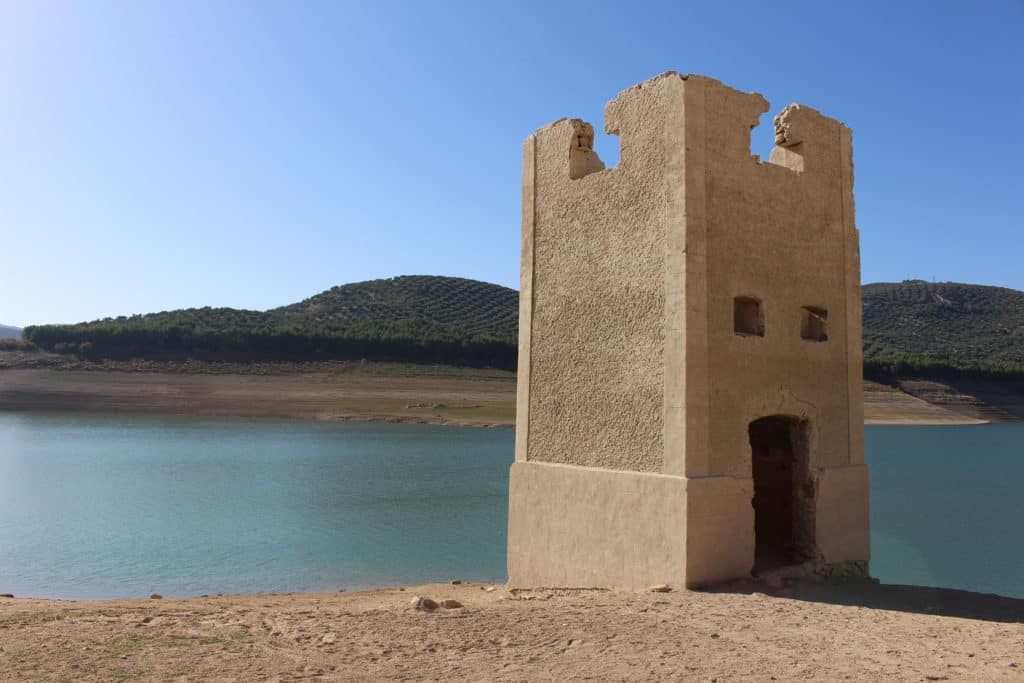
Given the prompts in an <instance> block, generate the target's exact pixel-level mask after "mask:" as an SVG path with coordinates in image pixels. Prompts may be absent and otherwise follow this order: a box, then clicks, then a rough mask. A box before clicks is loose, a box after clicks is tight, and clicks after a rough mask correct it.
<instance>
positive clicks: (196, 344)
mask: <svg viewBox="0 0 1024 683" xmlns="http://www.w3.org/2000/svg"><path fill="white" fill-rule="evenodd" d="M23 334H24V337H25V339H26V340H28V341H30V342H32V343H33V344H35V345H36V346H38V347H40V348H43V349H46V350H48V351H55V352H57V353H75V354H77V355H80V356H84V357H89V358H148V359H172V360H173V359H186V358H192V359H197V360H253V361H255V360H307V359H343V360H360V359H366V360H375V361H401V362H413V363H443V364H449V365H468V366H476V367H494V368H500V369H505V370H514V369H515V366H516V355H517V344H516V340H515V339H514V338H512V337H498V336H489V335H474V334H469V333H467V332H464V331H462V330H459V329H457V328H452V327H445V326H442V325H438V324H434V323H425V322H422V321H415V320H406V321H394V322H390V323H384V324H381V323H354V324H351V325H348V326H346V327H345V328H344V329H327V328H318V327H307V326H303V325H289V326H280V327H265V328H242V327H230V328H224V329H214V328H204V327H200V326H197V325H195V324H194V323H190V322H174V323H164V322H149V321H131V322H122V321H102V322H95V323H80V324H77V325H40V326H32V327H26V328H25V330H24V332H23Z"/></svg>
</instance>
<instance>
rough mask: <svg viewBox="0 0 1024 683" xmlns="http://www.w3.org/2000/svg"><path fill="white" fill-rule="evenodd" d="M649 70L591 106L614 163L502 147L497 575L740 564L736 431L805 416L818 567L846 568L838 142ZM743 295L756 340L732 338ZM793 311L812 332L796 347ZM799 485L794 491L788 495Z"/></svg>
mask: <svg viewBox="0 0 1024 683" xmlns="http://www.w3.org/2000/svg"><path fill="white" fill-rule="evenodd" d="M767 108H768V105H767V102H766V101H765V100H764V98H763V97H761V96H760V95H756V94H747V93H742V92H739V91H736V90H733V89H731V88H728V87H726V86H724V85H723V84H721V83H719V82H718V81H714V80H712V79H708V78H704V77H699V76H687V77H683V76H679V75H678V74H674V73H669V74H663V75H662V76H659V77H656V78H654V79H651V80H650V81H647V82H645V83H643V84H641V85H639V86H635V87H634V88H630V89H629V90H626V91H624V92H623V93H621V94H620V95H619V97H618V98H616V99H615V100H613V101H612V102H610V103H609V105H608V107H607V109H606V112H605V120H606V121H605V128H606V131H607V132H608V133H612V134H617V135H619V136H620V138H621V151H620V162H619V164H618V165H617V166H616V167H615V168H611V169H605V168H604V167H603V164H601V162H600V160H599V159H598V158H597V156H596V154H594V152H593V150H592V143H593V131H592V129H591V128H590V126H589V125H588V124H586V123H584V122H582V121H579V120H569V119H563V120H561V121H558V122H556V123H554V124H552V125H550V126H548V127H546V128H543V129H540V130H539V131H537V132H536V133H535V134H534V135H532V136H531V137H530V138H528V139H527V141H526V144H525V146H524V176H523V178H524V182H523V252H522V264H523V268H522V283H521V309H520V360H519V367H520V373H519V387H518V391H519V397H518V407H517V421H516V463H515V464H514V465H513V468H512V476H511V489H510V519H509V577H510V582H511V583H512V584H513V585H518V586H538V585H547V586H554V585H560V586H597V587H612V588H625V589H633V590H635V589H639V588H643V587H644V586H646V585H650V584H651V583H673V584H675V585H686V586H695V585H701V584H705V583H711V582H715V581H721V580H725V579H730V578H738V577H742V576H747V575H749V572H750V570H751V566H752V564H753V556H754V545H755V538H754V511H753V508H752V507H751V498H752V496H753V494H754V480H753V478H752V460H751V458H752V452H751V444H750V441H749V436H748V431H747V429H748V425H749V424H750V423H751V422H752V421H754V420H756V419H758V418H761V417H766V416H775V415H781V416H786V417H788V418H792V419H794V420H799V421H801V424H806V425H807V426H808V427H807V432H808V433H807V435H806V441H807V443H806V444H805V445H806V447H807V454H808V457H809V460H810V463H809V464H810V467H809V471H810V472H811V475H810V481H809V482H808V483H807V487H804V488H805V489H806V491H808V492H809V493H807V495H808V499H807V505H808V506H809V507H812V508H814V524H815V526H814V528H815V543H816V552H817V559H818V561H819V562H820V563H822V564H829V563H838V562H848V561H860V562H864V563H866V561H867V559H868V552H869V548H868V536H867V529H868V520H867V470H866V468H865V467H864V466H863V436H862V430H863V417H862V412H861V411H862V408H861V374H860V373H861V365H860V363H861V357H860V353H861V351H860V308H859V307H860V283H859V255H858V252H857V242H858V238H857V233H856V229H855V228H854V224H853V203H852V161H851V148H850V134H849V130H848V129H846V128H845V127H844V126H842V124H839V123H838V122H836V121H833V120H831V119H828V118H826V117H824V116H822V115H820V114H819V113H817V112H816V111H814V110H811V109H808V108H806V107H799V106H797V105H791V106H790V107H788V108H787V109H786V110H785V111H784V112H783V113H782V114H781V115H780V116H779V117H777V121H776V131H777V136H776V137H777V143H778V144H779V145H780V146H778V147H776V149H775V151H774V152H773V154H772V160H771V163H764V162H761V161H760V160H758V159H757V158H755V157H752V156H751V154H750V129H751V128H752V127H753V126H754V125H756V124H757V122H758V118H759V116H760V115H761V114H762V113H764V112H765V111H767ZM736 297H753V298H756V299H758V300H760V302H761V306H762V310H761V312H762V314H763V319H764V333H763V336H745V335H738V334H736V331H735V330H734V320H733V316H734V299H735V298H736ZM803 307H812V308H813V309H815V310H818V311H827V320H828V324H827V331H828V339H827V340H826V341H811V340H807V339H803V338H802V337H801V316H802V315H803V313H802V308H803ZM802 490H803V489H802Z"/></svg>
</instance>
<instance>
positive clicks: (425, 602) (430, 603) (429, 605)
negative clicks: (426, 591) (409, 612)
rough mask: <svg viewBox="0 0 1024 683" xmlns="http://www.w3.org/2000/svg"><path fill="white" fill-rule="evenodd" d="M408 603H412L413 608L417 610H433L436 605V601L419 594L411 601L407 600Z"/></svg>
mask: <svg viewBox="0 0 1024 683" xmlns="http://www.w3.org/2000/svg"><path fill="white" fill-rule="evenodd" d="M409 604H410V605H412V606H413V608H414V609H418V610H428V611H433V610H435V609H437V607H438V605H437V602H436V601H435V600H431V599H430V598H424V597H421V596H419V595H417V596H416V597H414V598H413V599H412V600H411V601H409Z"/></svg>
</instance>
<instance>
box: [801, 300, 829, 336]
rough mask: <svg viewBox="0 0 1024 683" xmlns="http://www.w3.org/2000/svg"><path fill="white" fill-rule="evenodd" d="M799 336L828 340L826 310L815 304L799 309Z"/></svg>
mask: <svg viewBox="0 0 1024 683" xmlns="http://www.w3.org/2000/svg"><path fill="white" fill-rule="evenodd" d="M800 336H801V337H802V338H804V339H807V340H809V341H819V342H823V341H828V311H826V310H825V309H824V308H817V307H815V306H804V307H803V308H802V309H800Z"/></svg>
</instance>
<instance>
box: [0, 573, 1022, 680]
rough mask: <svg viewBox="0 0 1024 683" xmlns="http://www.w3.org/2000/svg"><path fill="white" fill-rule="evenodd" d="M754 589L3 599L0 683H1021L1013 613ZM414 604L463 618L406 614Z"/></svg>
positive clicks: (809, 589)
mask: <svg viewBox="0 0 1024 683" xmlns="http://www.w3.org/2000/svg"><path fill="white" fill-rule="evenodd" d="M752 588H753V587H746V588H743V587H739V588H738V589H735V592H714V593H711V592H708V593H704V592H679V593H669V594H651V593H646V594H623V593H612V592H603V591H576V590H560V591H538V592H533V593H518V594H513V593H509V592H508V591H506V590H504V588H502V587H498V588H497V589H495V590H493V592H487V591H485V590H483V589H484V586H481V585H479V584H476V585H459V586H451V585H433V586H421V587H418V588H415V589H413V588H410V589H404V590H403V589H387V590H377V591H368V592H364V593H351V594H338V593H334V594H283V595H252V596H225V597H210V598H194V599H188V600H160V601H157V600H115V601H105V602H58V601H48V600H22V599H15V600H9V599H7V600H5V599H0V679H2V680H74V681H111V680H143V681H166V680H176V681H209V680H225V681H227V680H230V681H297V680H322V681H336V680H384V679H389V680H514V681H540V680H551V681H561V680H673V681H678V680H686V681H691V680H692V681H769V680H780V681H791V680H812V681H837V680H855V681H892V680H896V681H925V680H932V681H937V680H942V681H945V680H950V681H980V680H985V681H1002V680H1005V681H1021V680H1024V624H1022V623H1021V620H1022V619H1024V601H1022V600H1013V599H1009V598H999V597H996V596H985V595H972V594H966V593H961V592H958V591H942V590H936V589H926V588H916V587H897V586H874V585H867V584H863V585H860V586H855V587H842V586H840V587H835V588H829V587H823V586H804V587H797V588H789V589H780V591H779V594H778V595H766V594H764V593H761V592H751V590H752ZM758 590H762V589H758ZM415 595H425V596H430V597H432V598H434V599H436V600H442V599H447V598H451V599H455V600H458V601H460V602H461V603H462V604H463V605H464V606H463V607H461V608H455V609H444V608H439V609H437V610H434V611H433V612H424V611H417V610H415V609H413V608H412V607H411V606H410V600H411V599H413V597H414V596H415Z"/></svg>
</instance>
